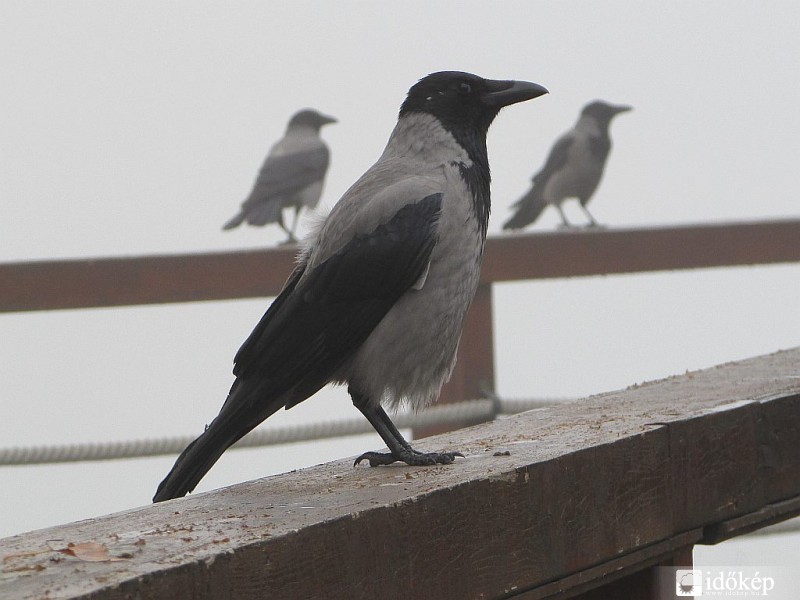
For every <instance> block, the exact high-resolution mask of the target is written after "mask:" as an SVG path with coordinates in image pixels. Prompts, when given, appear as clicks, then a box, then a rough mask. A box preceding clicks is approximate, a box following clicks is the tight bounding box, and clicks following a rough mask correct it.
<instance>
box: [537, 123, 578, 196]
mask: <svg viewBox="0 0 800 600" xmlns="http://www.w3.org/2000/svg"><path fill="white" fill-rule="evenodd" d="M574 141H575V138H573V137H572V136H571V135H569V134H566V135H563V136H561V137H560V138H559V139H558V141H556V143H555V144H554V145H553V148H552V149H551V150H550V154H549V155H548V156H547V161H546V162H545V163H544V166H543V167H542V168H541V170H540V171H539V172H538V173H537V174H536V175H534V176H533V185H534V186H543V185H546V184H547V180H548V179H550V177H551V176H552V175H553V173H557V172H558V171H560V170H561V169H563V168H564V165H566V164H567V160H569V148H570V146H572V143H573V142H574Z"/></svg>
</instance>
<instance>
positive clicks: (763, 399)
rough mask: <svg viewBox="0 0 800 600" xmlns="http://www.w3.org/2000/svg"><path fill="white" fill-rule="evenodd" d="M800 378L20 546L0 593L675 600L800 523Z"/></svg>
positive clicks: (657, 399)
mask: <svg viewBox="0 0 800 600" xmlns="http://www.w3.org/2000/svg"><path fill="white" fill-rule="evenodd" d="M798 365H800V349H794V350H790V351H784V352H778V353H776V354H772V355H769V356H764V357H759V358H754V359H750V360H745V361H740V362H736V363H730V364H726V365H722V366H718V367H715V368H712V369H708V370H704V371H698V372H693V373H687V374H684V375H681V376H679V377H673V378H669V379H665V380H662V381H657V382H653V383H647V384H643V385H640V386H636V387H633V388H629V389H627V390H624V391H620V392H612V393H608V394H603V395H601V396H595V397H592V398H588V399H585V400H579V401H575V402H569V403H565V404H562V405H559V406H553V407H548V408H542V409H537V410H534V411H530V412H527V413H522V414H519V415H516V416H514V417H510V418H507V419H502V420H498V421H494V422H491V423H484V424H481V425H478V426H476V427H472V428H469V429H465V430H461V431H457V432H452V433H449V434H445V435H442V436H439V437H436V438H430V439H429V440H427V441H426V442H422V443H421V447H425V448H428V449H439V448H449V449H458V450H461V451H462V452H463V453H464V454H465V458H463V459H458V460H457V461H456V462H455V464H453V465H450V466H446V467H430V468H425V467H415V468H411V467H406V466H394V467H379V468H374V469H371V468H367V467H365V468H353V466H352V462H350V460H349V459H346V460H339V461H335V462H332V463H328V464H324V465H319V466H316V467H312V468H309V469H304V470H301V471H296V472H292V473H286V474H283V475H277V476H274V477H269V478H266V479H260V480H257V481H252V482H248V483H243V484H240V485H235V486H232V487H230V488H224V489H220V490H215V491H212V492H208V493H203V494H196V495H193V496H190V497H188V498H181V499H178V500H173V501H169V502H165V503H161V504H157V505H150V506H145V507H140V508H135V509H132V510H129V511H125V512H122V513H117V514H114V515H109V516H106V517H99V518H96V519H91V520H87V521H81V522H77V523H71V524H68V525H63V526H59V527H52V528H49V529H43V530H40V531H34V532H31V533H26V534H23V535H19V536H14V537H11V538H5V539H3V540H0V598H15V599H16V598H20V599H22V598H49V599H59V598H61V599H77V598H92V599H93V600H117V599H123V598H139V599H142V600H155V599H162V598H169V599H171V600H183V599H187V600H189V599H195V600H203V599H215V600H218V599H226V600H234V599H248V600H250V599H257V598H270V599H283V598H286V599H296V598H320V599H323V598H324V599H326V600H335V599H339V598H342V599H344V598H346V599H352V598H370V599H372V598H437V599H441V600H448V599H459V600H462V599H471V598H512V597H513V598H521V599H525V600H534V599H541V598H555V597H559V598H565V597H570V598H580V599H582V600H590V599H591V600H597V599H600V598H608V599H611V598H614V599H634V598H635V599H638V600H648V599H650V600H652V599H656V598H661V597H672V596H666V595H664V596H662V595H660V594H661V592H660V591H659V586H660V585H662V584H663V582H661V583H660V582H659V575H660V574H663V572H664V571H665V569H663V568H659V567H676V566H683V567H689V566H691V565H692V547H693V546H694V545H695V544H714V543H717V542H719V541H721V540H725V539H728V538H730V537H733V536H736V535H739V534H742V533H746V532H749V531H752V530H753V529H756V528H759V527H763V526H765V525H768V524H771V523H774V522H777V521H780V520H782V519H786V518H788V517H791V516H794V515H797V514H798V513H800V444H798V443H797V440H798V438H800V379H799V378H798V377H797V374H798ZM53 501H54V502H57V501H58V497H57V494H56V495H54V498H53ZM667 571H668V572H671V571H669V570H667ZM668 579H669V578H668ZM667 584H668V585H669V586H671V589H672V590H674V585H675V580H674V576H673V577H672V578H671V579H669V580H668V581H667Z"/></svg>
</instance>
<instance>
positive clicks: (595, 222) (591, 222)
mask: <svg viewBox="0 0 800 600" xmlns="http://www.w3.org/2000/svg"><path fill="white" fill-rule="evenodd" d="M580 205H581V208H582V209H583V212H585V213H586V216H587V217H589V227H600V225H599V224H598V222H597V221H595V220H594V217H593V216H592V213H590V212H589V209H588V208H586V206H584V204H583V202H581V203H580Z"/></svg>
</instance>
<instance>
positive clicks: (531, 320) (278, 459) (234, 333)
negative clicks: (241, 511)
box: [0, 0, 800, 535]
mask: <svg viewBox="0 0 800 600" xmlns="http://www.w3.org/2000/svg"><path fill="white" fill-rule="evenodd" d="M798 64H800V8H798V5H797V3H795V2H788V1H787V2H770V3H769V4H768V5H765V4H764V3H763V2H756V1H753V2H732V1H724V2H722V1H719V2H673V3H669V4H667V5H664V4H661V3H654V2H640V3H631V2H619V1H606V2H602V3H600V2H566V1H559V2H530V1H524V2H503V3H499V2H497V3H494V2H492V3H489V2H485V1H483V0H481V1H475V2H436V3H432V2H427V1H426V2H413V1H412V2H395V3H371V2H353V1H342V2H336V3H322V2H318V3H312V2H300V1H296V2H291V3H289V2H284V3H267V2H261V3H257V2H241V3H237V4H230V3H223V2H205V3H196V2H161V1H159V2H142V1H137V2H114V3H103V2H17V1H10V0H5V1H4V2H3V3H2V4H0V74H1V76H2V81H3V85H2V87H1V88H0V132H2V134H1V135H0V151H1V152H2V156H1V161H2V162H1V164H2V165H3V168H2V170H0V191H2V204H0V207H1V208H0V261H19V260H31V259H48V258H58V257H83V256H112V255H141V254H153V253H180V252H199V251H207V250H213V249H237V248H245V247H261V246H266V245H271V244H273V243H275V242H277V241H279V240H281V239H282V237H283V236H282V234H281V233H280V232H279V231H277V228H276V229H256V228H249V229H241V230H236V231H233V232H225V233H223V232H222V231H221V230H220V227H221V225H222V223H223V222H224V221H225V220H226V219H227V218H229V217H230V216H231V215H233V213H234V212H235V211H236V208H237V206H238V204H239V202H240V201H241V200H242V198H243V197H244V196H245V195H246V193H247V192H248V191H249V187H250V185H251V183H252V181H253V178H254V177H255V174H256V171H257V169H258V167H259V166H260V164H261V161H262V159H263V157H264V155H265V153H266V151H267V149H268V148H269V146H270V145H271V144H272V143H273V142H274V141H275V140H276V139H277V138H278V137H280V135H281V134H282V133H283V130H284V127H285V124H286V121H287V119H288V118H289V117H290V116H291V115H292V114H293V113H294V112H295V111H296V110H297V109H298V108H301V107H305V106H312V107H315V108H318V109H319V110H321V111H324V112H326V113H328V114H331V115H334V116H336V117H337V118H338V119H339V123H338V124H336V125H332V126H330V127H327V128H325V130H324V132H323V137H325V139H326V140H327V141H328V143H329V145H330V147H331V151H332V165H331V169H330V172H329V177H328V181H327V185H326V190H325V193H324V195H323V203H324V204H325V205H326V206H327V207H330V206H331V205H333V204H334V203H335V201H336V200H337V199H338V197H339V196H340V195H341V193H342V192H343V191H344V190H345V189H346V188H347V187H348V186H349V185H350V184H351V183H352V182H353V181H354V180H355V178H356V177H358V176H359V175H360V174H361V173H362V172H363V171H364V170H365V169H366V168H367V167H368V166H369V165H370V164H371V163H372V162H374V160H375V159H376V158H377V156H378V155H379V153H380V152H381V150H382V149H383V145H384V144H385V142H386V139H387V137H388V134H389V132H390V131H391V128H392V127H393V125H394V122H395V116H396V113H397V110H398V108H399V105H400V102H401V101H402V99H403V96H404V94H405V92H406V91H407V89H408V87H409V86H410V85H411V84H412V83H414V82H415V81H416V80H417V79H419V78H420V77H421V76H423V75H425V74H427V73H429V72H432V71H437V70H442V69H459V70H467V71H472V72H475V73H478V74H480V75H483V76H487V77H494V78H515V79H527V80H530V81H535V82H537V83H541V84H543V85H545V86H546V87H548V88H549V89H550V91H551V94H550V95H549V96H546V97H543V98H540V99H538V100H535V101H532V102H528V103H525V104H520V105H516V106H513V107H510V108H508V109H506V110H505V111H504V112H503V113H501V115H500V116H499V117H498V119H497V121H496V122H495V124H494V125H493V128H492V130H491V132H490V136H489V153H490V161H491V165H492V171H493V176H494V183H493V203H494V204H493V217H492V221H491V224H490V232H492V233H497V232H499V231H500V224H501V223H502V221H503V220H504V219H505V218H506V217H507V215H508V207H509V205H510V204H511V203H512V202H513V201H514V200H515V199H516V198H517V197H518V196H519V195H520V194H521V193H522V192H523V191H524V190H525V188H526V186H527V184H528V181H529V178H530V176H531V175H532V174H533V173H534V172H535V171H536V170H537V169H538V168H539V167H540V166H541V164H542V162H543V160H544V158H545V157H546V154H547V151H548V149H549V147H550V145H551V144H552V142H553V140H554V139H555V138H556V137H557V136H558V135H559V134H560V133H562V132H563V131H564V130H566V129H567V128H569V127H570V126H571V125H572V124H573V122H574V121H575V119H576V117H577V114H578V112H579V110H580V108H581V106H583V104H585V103H586V102H587V101H589V100H592V99H595V98H602V99H605V100H608V101H611V102H618V103H626V104H631V105H633V106H634V107H635V110H634V112H632V113H628V114H625V115H622V116H621V117H619V118H618V119H617V120H616V121H615V123H614V124H613V127H612V137H613V138H614V144H615V145H614V149H613V150H612V155H611V158H610V162H609V168H608V169H607V172H606V177H605V179H604V181H603V182H602V184H601V186H600V189H599V191H598V193H597V194H596V196H595V198H594V201H593V203H592V205H591V207H590V208H591V209H592V210H593V213H594V214H595V216H596V217H597V218H598V220H600V221H601V222H603V223H606V224H608V225H609V226H630V225H646V224H668V223H684V222H691V223H696V222H709V221H714V222H718V221H728V220H750V219H762V218H778V217H786V216H797V215H798V213H800V202H798V197H797V190H798V189H800V169H798V168H797V163H798V157H800V122H799V121H798V118H797V110H798V106H800V83H799V82H798V77H797V67H798ZM567 211H568V213H569V214H570V215H574V216H576V218H578V217H579V213H578V211H577V210H576V207H574V206H571V207H567ZM557 221H558V219H557V217H556V215H555V214H554V213H553V214H550V213H548V214H546V215H545V217H544V218H543V219H542V220H541V222H540V223H538V224H537V225H536V227H535V229H541V230H547V229H552V228H553V227H554V226H555V225H556V223H557ZM531 260H536V257H531ZM255 276H257V274H254V277H255ZM0 293H2V290H0ZM495 299H496V301H495V307H496V332H495V334H496V340H497V353H496V360H497V376H498V391H499V392H500V393H501V394H503V395H506V396H546V395H555V396H578V395H586V394H590V393H595V392H601V391H606V390H609V389H615V388H621V387H625V386H627V385H629V384H632V383H636V382H641V381H643V380H647V379H653V378H657V377H662V376H666V375H670V374H674V373H680V372H683V371H685V370H686V369H696V368H702V367H706V366H710V365H713V364H716V363H719V362H723V361H727V360H731V359H737V358H745V357H748V356H753V355H757V354H762V353H767V352H771V351H774V350H777V349H779V348H787V347H792V346H796V345H798V343H800V266H798V265H793V266H774V267H759V268H739V269H727V270H707V271H699V272H694V273H676V274H656V275H636V276H618V277H605V278H602V277H597V278H587V279H574V280H569V281H548V282H532V283H524V284H509V285H503V286H499V287H498V288H497V289H496V293H495ZM267 305H268V301H267V300H253V301H236V302H219V303H204V304H191V305H173V306H164V307H144V308H131V309H108V310H91V311H62V312H51V313H43V314H15V315H5V316H0V332H2V333H1V334H0V365H2V367H1V369H2V370H1V371H0V389H1V390H2V400H0V445H2V446H11V445H32V444H47V443H56V442H71V441H87V440H113V439H121V438H141V437H155V436H161V435H172V434H187V433H198V432H199V431H201V429H202V427H203V425H204V424H205V423H206V422H207V421H209V420H210V419H211V418H212V417H213V416H214V415H215V414H216V412H217V410H218V408H219V406H220V404H221V402H222V400H223V399H224V397H225V393H226V391H227V388H228V386H229V385H230V381H231V375H230V368H231V361H232V357H233V355H234V353H235V351H236V349H237V348H238V346H239V344H240V343H241V341H242V340H243V339H244V338H245V337H246V336H247V334H248V333H249V332H250V330H251V328H252V327H253V325H254V324H255V323H256V321H257V319H258V318H259V317H260V315H261V314H262V313H263V311H264V309H265V307H266V306H267ZM355 414H356V413H355V411H354V410H353V409H352V408H350V407H349V402H348V400H347V398H346V396H345V394H344V393H343V392H341V391H336V392H325V393H324V394H323V396H322V398H319V399H316V400H312V401H311V402H306V403H304V405H302V406H301V407H298V408H297V409H294V410H292V411H290V412H288V413H285V414H282V415H280V416H279V417H276V418H275V419H274V421H275V422H276V424H279V423H286V422H291V421H296V420H308V419H315V420H317V419H327V418H333V417H339V416H342V417H353V416H355ZM379 445H380V442H379V441H378V438H377V436H363V437H361V438H357V439H347V440H340V441H336V442H330V443H318V444H314V446H313V447H312V448H307V447H304V446H297V447H283V448H278V449H269V450H256V451H241V452H238V453H229V454H227V455H226V456H225V457H224V458H223V460H222V461H221V462H220V463H219V464H218V465H217V466H216V467H215V468H214V469H213V470H212V472H211V473H210V474H209V476H208V477H207V478H206V479H205V480H204V481H203V482H202V483H201V485H200V487H199V488H198V489H199V490H205V489H210V488H212V487H217V486H220V485H226V484H230V483H234V482H237V481H241V480H244V479H250V478H254V477H258V476H262V475H267V474H269V473H273V472H277V471H282V470H285V469H288V468H295V467H297V466H303V465H307V464H314V463H317V462H323V461H326V460H329V459H333V458H337V457H341V456H347V455H352V454H356V453H358V452H360V451H363V450H365V449H369V448H372V447H377V446H379ZM171 463H172V458H163V459H149V460H141V461H122V462H115V463H108V464H83V465H74V466H57V467H32V468H0V488H1V489H3V490H4V493H3V494H2V497H0V535H9V534H12V533H16V532H19V531H23V530H28V529H33V528H38V527H43V526H47V525H51V524H55V523H59V522H65V521H70V520H75V519H78V518H85V517H91V516H96V515H98V514H103V513H108V512H112V511H116V510H121V509H124V508H129V507H132V506H137V505H141V504H144V503H147V502H149V499H150V497H151V496H152V493H153V490H154V489H155V486H156V484H157V483H158V481H159V480H160V479H161V478H162V476H163V475H164V474H165V473H166V470H167V469H168V468H169V466H170V465H171Z"/></svg>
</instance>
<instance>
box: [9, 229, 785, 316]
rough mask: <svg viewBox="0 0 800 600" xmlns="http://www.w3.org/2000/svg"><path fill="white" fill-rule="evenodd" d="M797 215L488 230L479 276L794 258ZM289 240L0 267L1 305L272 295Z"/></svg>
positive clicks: (285, 270)
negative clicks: (264, 245)
mask: <svg viewBox="0 0 800 600" xmlns="http://www.w3.org/2000/svg"><path fill="white" fill-rule="evenodd" d="M798 239H800V219H786V220H779V221H760V222H751V223H720V224H712V225H679V226H667V227H640V228H624V229H623V228H620V229H602V228H595V229H579V230H567V231H558V232H546V233H519V234H509V235H503V236H493V237H490V238H489V239H488V240H487V243H486V256H485V259H484V264H483V270H482V273H481V282H482V283H484V284H489V283H492V282H499V281H518V280H523V279H542V278H551V277H576V276H585V275H601V274H613V273H633V272H644V271H663V270H674V269H698V268H707V267H720V266H731V265H754V264H772V263H784V262H798V261H800V244H798V243H797V240H798ZM296 252H297V247H296V246H280V247H277V248H269V249H266V250H248V251H239V252H217V253H205V254H188V255H183V256H169V255H167V256H142V257H119V258H99V259H91V260H60V261H46V262H42V261H39V262H21V263H7V264H0V312H14V311H28V310H57V309H74V308H89V307H101V306H124V305H138V304H158V303H167V302H197V301H202V300H226V299H233V298H254V297H264V296H274V295H275V294H277V293H278V292H279V291H280V289H281V287H282V286H283V282H284V281H285V280H286V277H287V276H288V275H289V273H290V271H291V269H292V266H293V263H294V257H295V254H296Z"/></svg>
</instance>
